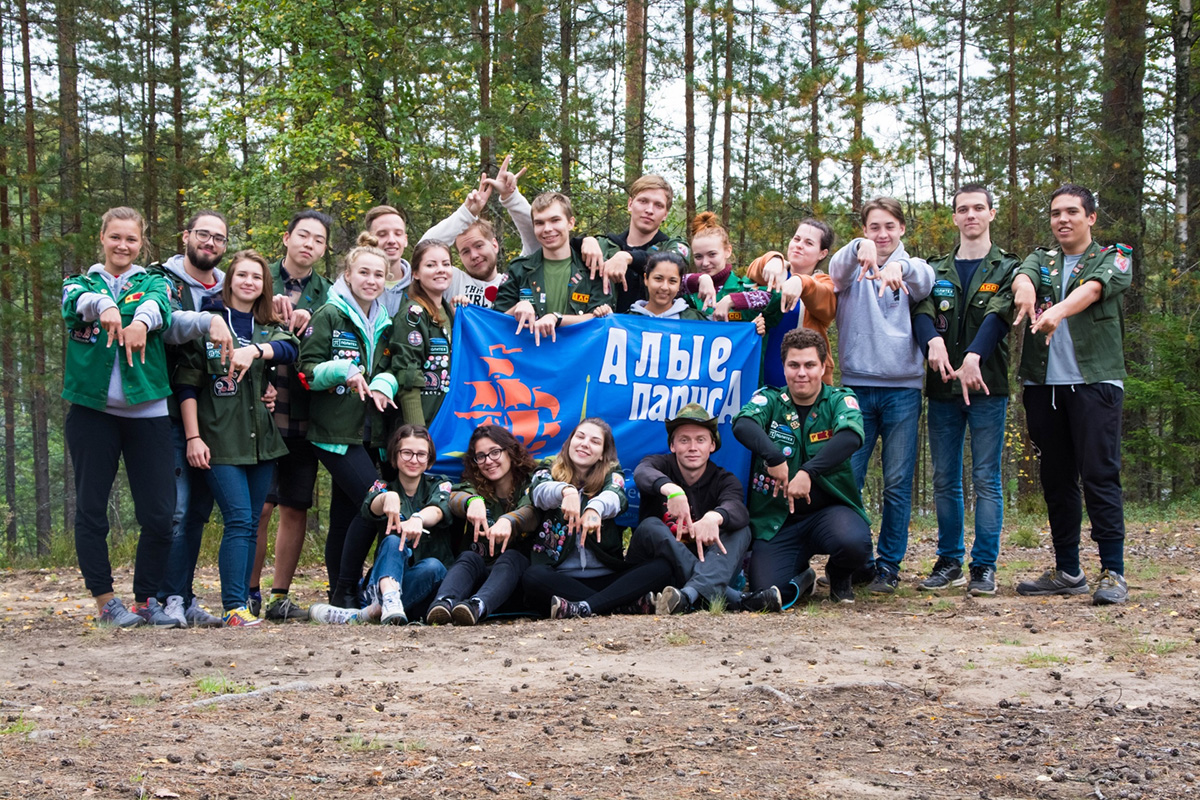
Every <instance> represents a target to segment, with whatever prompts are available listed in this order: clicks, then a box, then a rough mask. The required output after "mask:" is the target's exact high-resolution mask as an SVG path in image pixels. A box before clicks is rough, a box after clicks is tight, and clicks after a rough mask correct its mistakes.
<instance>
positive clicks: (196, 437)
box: [187, 434, 200, 442]
mask: <svg viewBox="0 0 1200 800" xmlns="http://www.w3.org/2000/svg"><path fill="white" fill-rule="evenodd" d="M199 438H200V435H199V434H197V435H195V436H189V437H187V441H189V442H190V441H191V440H192V439H199Z"/></svg>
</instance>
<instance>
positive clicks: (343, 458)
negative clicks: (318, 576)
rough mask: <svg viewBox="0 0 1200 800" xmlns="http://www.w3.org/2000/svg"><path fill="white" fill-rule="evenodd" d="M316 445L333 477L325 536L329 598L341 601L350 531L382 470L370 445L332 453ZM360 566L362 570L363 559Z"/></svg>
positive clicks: (318, 455)
mask: <svg viewBox="0 0 1200 800" xmlns="http://www.w3.org/2000/svg"><path fill="white" fill-rule="evenodd" d="M313 449H314V450H315V451H316V453H317V459H318V460H319V461H320V462H321V463H322V464H324V465H325V469H326V470H328V471H329V477H330V478H332V479H333V481H332V482H333V491H332V493H331V495H330V498H329V532H328V533H327V534H326V537H325V571H326V572H327V573H328V575H329V599H330V601H332V602H337V596H336V595H335V594H334V592H336V591H337V584H338V577H339V576H340V575H341V572H342V552H343V550H344V548H345V545H346V531H347V530H348V529H349V527H350V523H351V522H352V521H353V520H354V518H355V517H357V516H358V515H359V512H360V511H361V510H362V503H363V500H364V499H366V496H367V492H368V491H370V490H371V484H373V483H374V482H375V481H376V480H377V479H378V478H379V473H377V472H376V471H375V465H374V464H373V463H372V462H371V456H370V455H369V454H368V453H367V448H365V447H363V446H362V445H361V444H352V445H350V447H349V449H347V450H346V452H345V454H344V455H338V454H337V453H331V452H329V451H328V450H325V449H324V448H321V447H314V448H313ZM364 558H365V555H364ZM358 569H359V572H360V573H361V572H362V562H361V561H360V562H359V565H358ZM359 577H362V575H361V574H360V575H359Z"/></svg>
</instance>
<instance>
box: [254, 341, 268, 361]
mask: <svg viewBox="0 0 1200 800" xmlns="http://www.w3.org/2000/svg"><path fill="white" fill-rule="evenodd" d="M254 349H255V350H257V351H258V357H259V358H266V356H265V355H263V349H262V346H261V345H258V344H255V345H254Z"/></svg>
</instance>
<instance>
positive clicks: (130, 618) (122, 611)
mask: <svg viewBox="0 0 1200 800" xmlns="http://www.w3.org/2000/svg"><path fill="white" fill-rule="evenodd" d="M96 622H97V623H98V624H100V625H113V626H115V627H117V628H136V627H138V626H140V625H145V624H146V620H144V619H142V617H141V616H140V615H138V614H135V613H133V612H132V611H130V610H129V609H128V608H126V607H125V604H124V603H122V602H121V598H119V597H114V598H113V599H112V600H109V601H108V602H107V603H105V604H104V608H102V609H100V615H99V616H98V617H96Z"/></svg>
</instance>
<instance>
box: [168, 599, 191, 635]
mask: <svg viewBox="0 0 1200 800" xmlns="http://www.w3.org/2000/svg"><path fill="white" fill-rule="evenodd" d="M163 613H164V614H166V615H167V616H168V617H170V618H171V619H174V620H179V627H181V628H186V627H187V626H188V621H187V615H186V614H185V613H184V612H183V598H182V597H180V596H179V595H177V594H173V595H171V596H170V597H168V598H167V607H166V608H164V609H163Z"/></svg>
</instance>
